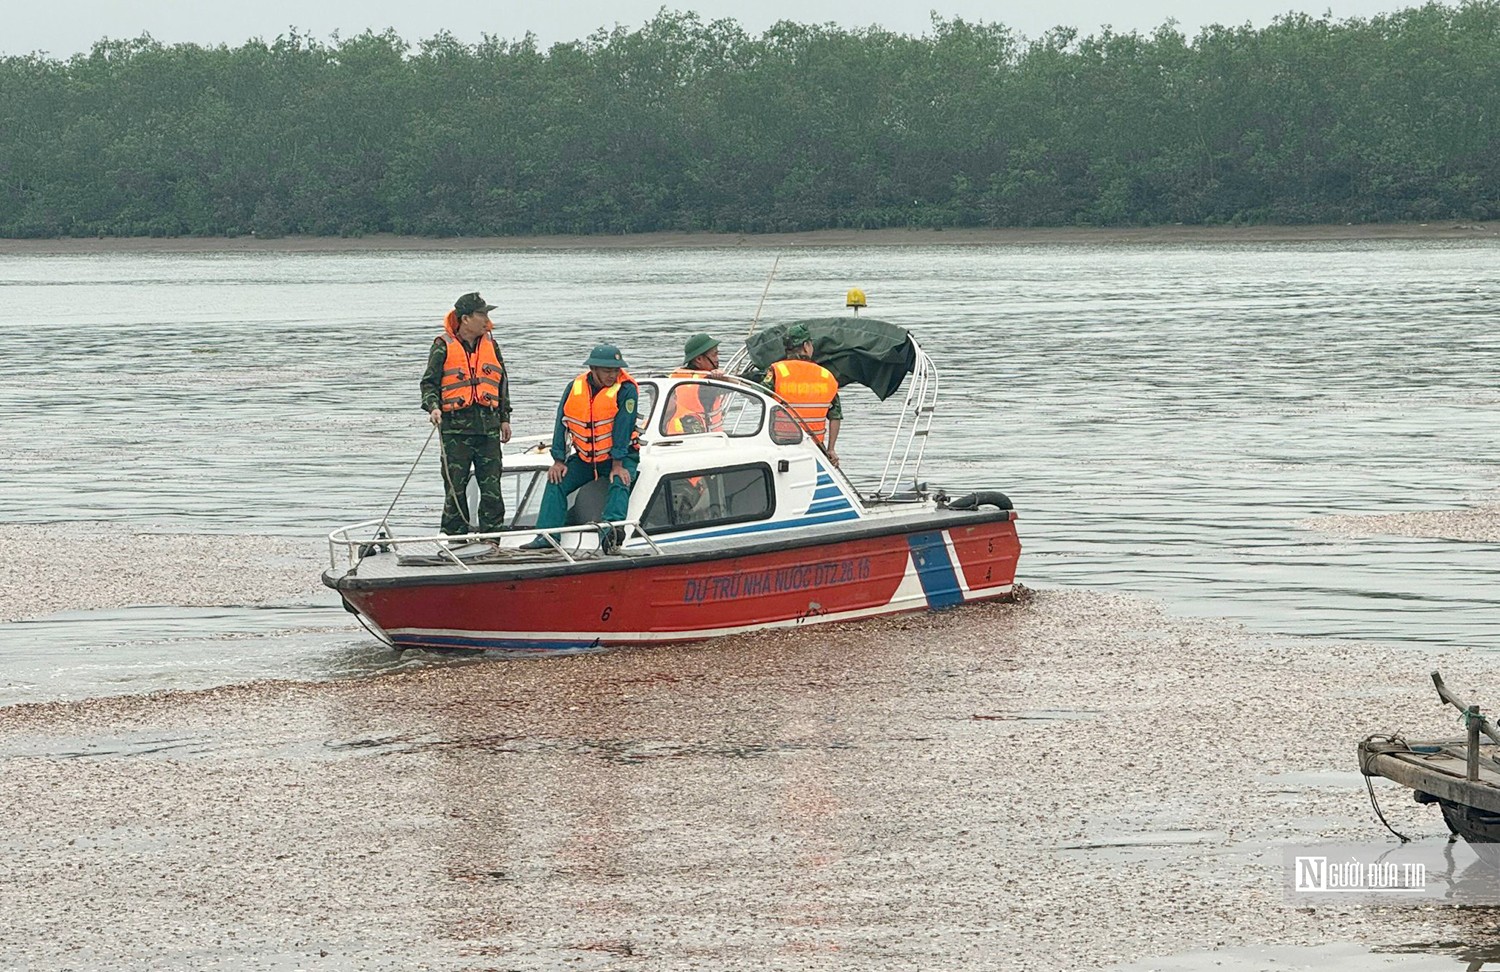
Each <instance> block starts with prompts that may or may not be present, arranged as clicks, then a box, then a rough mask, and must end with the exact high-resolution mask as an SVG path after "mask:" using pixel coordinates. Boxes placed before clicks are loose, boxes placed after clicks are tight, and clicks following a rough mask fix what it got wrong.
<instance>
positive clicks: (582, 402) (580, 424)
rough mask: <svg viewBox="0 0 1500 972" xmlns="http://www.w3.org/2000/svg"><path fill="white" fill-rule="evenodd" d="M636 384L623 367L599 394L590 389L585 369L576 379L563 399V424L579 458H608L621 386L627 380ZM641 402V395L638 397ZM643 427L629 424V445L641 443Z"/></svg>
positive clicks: (585, 460) (613, 437)
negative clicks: (610, 383) (614, 380)
mask: <svg viewBox="0 0 1500 972" xmlns="http://www.w3.org/2000/svg"><path fill="white" fill-rule="evenodd" d="M627 382H628V383H629V384H630V385H632V386H634V385H635V379H634V378H632V377H630V375H629V374H628V373H627V372H626V371H625V370H624V369H621V371H620V377H619V380H617V381H616V382H615V383H614V384H613V385H610V386H609V387H608V388H605V389H602V390H600V391H599V392H597V393H591V392H590V389H589V373H588V372H587V371H585V372H584V373H583V374H581V375H579V376H578V377H577V378H574V379H573V388H572V389H571V390H570V391H569V392H568V397H567V399H566V400H564V401H563V426H564V427H565V428H566V429H567V430H568V434H569V436H570V437H571V438H572V440H573V448H574V450H576V451H577V453H578V458H580V459H582V460H583V461H584V462H586V463H589V464H590V465H593V464H594V463H599V462H603V461H604V460H606V459H608V458H609V451H610V450H611V449H613V448H614V444H615V416H616V415H618V414H619V412H620V401H619V395H620V389H621V388H623V387H624V386H625V384H626V383H627ZM637 401H639V398H637ZM640 438H641V434H640V430H639V429H637V428H636V426H635V423H633V422H632V423H631V426H630V447H631V448H632V449H634V448H636V447H637V446H638V445H639V444H640Z"/></svg>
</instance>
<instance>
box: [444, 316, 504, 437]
mask: <svg viewBox="0 0 1500 972" xmlns="http://www.w3.org/2000/svg"><path fill="white" fill-rule="evenodd" d="M444 323H445V325H446V330H445V332H444V334H443V338H442V339H443V343H445V344H447V345H448V356H447V357H446V358H444V359H443V375H442V383H441V384H440V385H439V386H438V394H439V397H440V399H441V404H442V408H443V411H445V412H455V411H457V410H458V409H461V408H468V407H469V406H470V405H474V404H479V405H483V406H484V407H486V408H499V407H500V382H501V381H503V380H504V379H505V369H504V368H503V367H501V365H500V357H499V356H498V355H497V354H496V353H495V341H494V339H493V338H491V337H490V335H489V332H488V331H486V332H485V333H484V334H481V335H480V336H479V343H478V344H476V345H475V346H474V353H473V354H470V353H469V352H468V350H467V349H466V348H464V343H463V342H462V341H460V340H459V339H458V327H457V325H458V321H457V317H456V314H455V312H453V311H449V312H448V320H447V321H445V322H444Z"/></svg>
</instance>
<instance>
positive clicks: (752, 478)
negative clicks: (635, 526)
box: [641, 463, 776, 534]
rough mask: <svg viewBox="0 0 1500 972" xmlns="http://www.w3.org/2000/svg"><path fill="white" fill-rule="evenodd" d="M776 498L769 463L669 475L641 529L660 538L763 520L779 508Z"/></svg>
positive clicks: (657, 489) (648, 505)
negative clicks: (686, 531)
mask: <svg viewBox="0 0 1500 972" xmlns="http://www.w3.org/2000/svg"><path fill="white" fill-rule="evenodd" d="M775 497H776V491H775V488H774V487H773V486H772V484H771V467H770V466H768V465H766V464H765V463H755V464H752V465H745V466H729V467H724V468H721V469H703V470H697V471H694V472H691V473H681V474H676V475H671V476H665V477H663V478H662V480H661V482H660V483H659V484H658V485H657V487H656V492H654V493H652V494H651V502H649V503H647V504H646V513H645V515H644V516H642V517H641V525H642V526H644V527H645V528H646V531H647V532H648V533H652V534H657V533H671V532H673V531H675V530H696V529H698V528H699V527H705V526H717V525H719V524H722V523H745V522H748V521H750V520H764V519H766V518H767V517H769V516H770V515H771V514H772V513H773V512H775V510H776V498H775Z"/></svg>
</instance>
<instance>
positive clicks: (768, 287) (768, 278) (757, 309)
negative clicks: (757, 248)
mask: <svg viewBox="0 0 1500 972" xmlns="http://www.w3.org/2000/svg"><path fill="white" fill-rule="evenodd" d="M780 263H781V254H780V253H778V254H776V259H775V260H773V261H772V262H771V272H770V274H768V275H767V276H766V289H765V290H762V291H761V292H760V303H758V304H756V305H755V316H754V317H752V318H750V330H748V331H746V332H745V337H747V338H748V337H749V336H750V335H752V334H754V333H755V325H757V324H759V323H760V309H761V308H762V307H764V306H766V294H769V293H770V292H771V281H772V280H775V279H776V267H777V266H778V265H779V264H780Z"/></svg>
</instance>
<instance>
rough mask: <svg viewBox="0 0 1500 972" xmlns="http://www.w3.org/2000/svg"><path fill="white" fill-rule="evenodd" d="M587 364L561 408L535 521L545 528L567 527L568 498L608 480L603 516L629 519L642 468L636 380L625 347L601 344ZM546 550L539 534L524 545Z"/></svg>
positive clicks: (553, 433) (563, 398)
mask: <svg viewBox="0 0 1500 972" xmlns="http://www.w3.org/2000/svg"><path fill="white" fill-rule="evenodd" d="M584 365H585V366H586V367H587V368H588V370H587V371H585V372H584V373H583V374H581V375H579V376H578V377H577V378H574V379H573V380H572V381H571V382H569V384H568V387H567V390H566V391H564V392H563V397H562V401H560V402H559V403H558V405H557V421H556V422H555V423H554V424H553V428H552V468H551V469H549V470H547V488H546V489H545V490H543V491H542V508H541V510H539V511H538V512H537V518H536V525H537V526H538V527H539V528H542V529H546V528H548V527H558V526H562V525H563V523H564V522H565V521H566V520H567V518H568V497H569V496H571V495H573V493H574V492H575V491H577V490H578V489H579V488H580V487H582V486H583V485H584V484H586V483H590V482H593V481H594V480H596V479H599V478H601V477H604V476H608V477H609V496H608V498H607V499H606V500H605V502H604V512H603V513H602V514H601V517H602V519H604V520H606V521H611V522H613V521H617V520H623V519H625V513H626V508H627V507H628V506H629V504H630V484H631V483H632V482H633V481H634V480H635V471H636V467H637V466H639V465H640V457H641V451H640V433H639V432H638V431H637V429H636V419H637V417H638V416H637V415H636V407H637V403H638V402H639V395H638V394H637V391H636V386H635V379H634V378H631V377H630V375H629V373H627V372H626V371H625V359H624V358H623V357H621V356H620V349H619V348H617V347H615V346H614V345H612V344H600V345H597V346H595V348H594V350H593V352H592V353H591V354H590V355H589V357H588V360H587V361H585V362H584ZM569 446H571V447H572V454H571V455H569V454H568V448H569ZM547 546H550V545H549V544H548V543H547V540H546V538H544V537H543V536H541V535H540V534H538V535H537V537H536V538H535V539H534V540H532V541H531V542H530V543H527V544H525V547H526V548H528V549H532V550H536V549H540V548H543V547H547Z"/></svg>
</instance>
